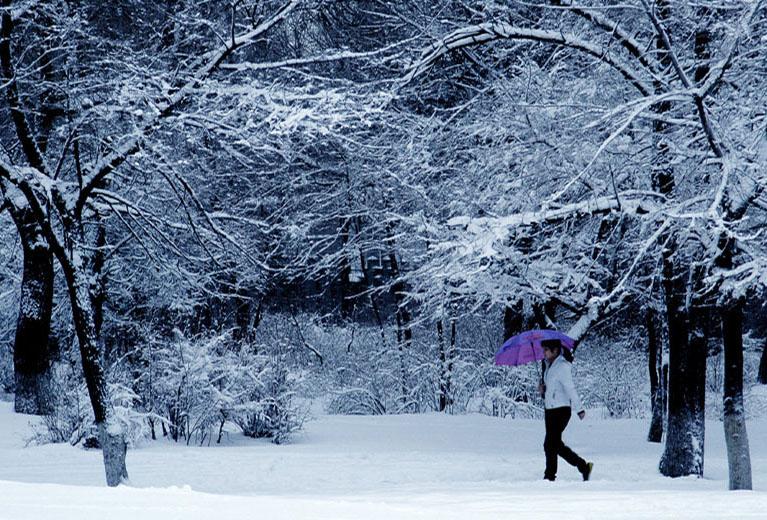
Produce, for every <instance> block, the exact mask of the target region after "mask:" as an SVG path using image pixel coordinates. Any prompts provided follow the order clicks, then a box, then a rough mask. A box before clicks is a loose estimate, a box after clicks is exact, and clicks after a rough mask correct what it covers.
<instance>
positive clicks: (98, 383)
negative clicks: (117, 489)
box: [62, 262, 128, 486]
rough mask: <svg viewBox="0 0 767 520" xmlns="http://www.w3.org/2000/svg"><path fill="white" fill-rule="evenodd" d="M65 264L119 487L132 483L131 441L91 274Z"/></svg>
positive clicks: (105, 447)
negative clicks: (118, 405) (117, 407)
mask: <svg viewBox="0 0 767 520" xmlns="http://www.w3.org/2000/svg"><path fill="white" fill-rule="evenodd" d="M62 267H63V268H64V274H65V277H66V279H67V288H68V289H69V297H70V302H71V304H72V315H73V318H74V320H73V321H74V324H75V332H76V333H77V339H78V342H79V343H80V356H81V358H82V364H83V374H84V376H85V382H86V384H87V386H88V395H89V396H90V400H91V406H92V407H93V415H94V417H95V419H96V427H97V428H98V433H99V443H100V445H101V451H102V455H103V458H104V469H105V471H106V479H107V485H108V486H117V485H119V484H123V483H127V482H128V470H127V468H126V466H125V456H126V452H127V444H126V442H125V436H124V434H123V431H122V427H121V426H120V423H119V422H118V421H117V418H116V417H115V414H114V409H113V408H112V404H111V402H110V400H109V395H108V389H107V381H106V377H105V375H104V370H103V368H102V366H101V349H100V348H99V339H98V335H97V334H96V325H95V321H94V315H93V314H94V313H93V309H92V307H91V295H90V291H89V287H88V283H87V281H86V280H87V277H86V276H85V275H84V273H82V272H80V270H79V268H78V266H73V265H71V264H69V263H68V262H65V265H63V266H62Z"/></svg>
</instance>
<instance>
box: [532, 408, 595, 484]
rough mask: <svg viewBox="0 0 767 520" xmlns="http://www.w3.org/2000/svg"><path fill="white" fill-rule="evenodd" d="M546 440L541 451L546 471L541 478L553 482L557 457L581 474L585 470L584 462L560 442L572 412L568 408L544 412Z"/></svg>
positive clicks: (555, 474)
mask: <svg viewBox="0 0 767 520" xmlns="http://www.w3.org/2000/svg"><path fill="white" fill-rule="evenodd" d="M545 414H546V415H545V419H546V439H545V440H544V441H543V451H544V453H545V454H546V471H545V472H544V474H543V478H545V479H548V480H554V479H555V478H556V476H557V457H562V458H563V459H565V460H566V461H567V462H568V463H569V464H570V465H572V466H575V467H576V468H578V470H579V471H581V473H582V472H583V471H584V470H585V469H586V461H585V460H583V459H582V458H580V457H579V456H578V455H577V454H576V453H575V452H574V451H573V450H571V449H570V448H568V447H567V446H565V443H564V442H562V432H563V431H565V427H566V426H567V423H568V422H570V415H572V411H571V410H570V407H569V406H565V407H562V408H551V409H548V410H546V411H545Z"/></svg>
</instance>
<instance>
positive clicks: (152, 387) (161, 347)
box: [136, 331, 303, 444]
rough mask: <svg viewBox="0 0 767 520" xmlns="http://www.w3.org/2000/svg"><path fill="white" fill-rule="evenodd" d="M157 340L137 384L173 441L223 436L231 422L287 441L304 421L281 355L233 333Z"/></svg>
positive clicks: (144, 357) (153, 420)
mask: <svg viewBox="0 0 767 520" xmlns="http://www.w3.org/2000/svg"><path fill="white" fill-rule="evenodd" d="M175 336H176V337H175V339H174V340H173V341H170V342H167V343H163V342H161V341H153V342H152V344H151V346H147V347H145V348H143V349H141V351H140V353H139V354H138V355H139V356H140V363H139V366H140V367H141V368H140V370H139V374H138V377H137V378H136V389H137V393H138V394H139V396H140V400H141V403H142V404H143V408H144V410H145V412H146V413H147V414H149V415H148V418H147V421H148V423H149V424H150V427H151V435H152V436H153V437H156V436H157V432H156V427H157V423H159V427H160V428H161V429H162V432H163V435H167V436H169V437H170V438H171V439H173V440H175V441H184V442H186V443H191V442H193V441H194V442H196V443H199V444H202V443H205V442H210V441H211V439H213V438H215V439H216V441H220V440H221V437H222V434H223V431H224V429H225V426H226V424H227V423H233V424H236V425H238V426H240V428H241V429H242V431H243V433H244V434H245V435H248V436H251V437H268V438H271V439H273V440H274V442H276V443H281V442H285V441H286V440H287V439H288V438H289V437H290V435H291V434H292V433H293V432H295V431H296V430H298V429H299V428H300V427H301V425H302V422H303V420H302V418H301V417H302V414H301V412H300V410H299V409H298V408H297V407H296V406H294V404H293V401H292V396H293V391H292V385H293V381H292V379H291V378H290V377H289V376H288V372H287V369H286V368H285V367H284V366H283V363H284V361H283V359H282V358H281V357H279V356H269V355H265V354H257V353H256V352H258V351H265V350H266V347H264V348H261V349H257V348H255V347H254V346H253V345H250V344H241V345H234V344H233V343H232V342H231V341H230V336H229V334H226V333H224V334H218V335H212V336H203V337H199V338H194V339H186V338H184V337H183V335H182V334H181V333H180V332H178V331H176V334H175Z"/></svg>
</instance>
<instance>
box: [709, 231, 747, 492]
mask: <svg viewBox="0 0 767 520" xmlns="http://www.w3.org/2000/svg"><path fill="white" fill-rule="evenodd" d="M732 248H733V244H732V240H730V239H728V237H727V236H724V235H723V236H722V237H721V238H720V240H719V251H720V254H719V256H718V258H717V259H716V265H717V266H718V267H720V268H722V269H732V266H733V258H732V254H733V251H732ZM721 298H723V299H724V304H723V305H722V306H721V308H720V314H721V316H722V340H723V343H724V345H723V348H724V392H723V396H722V400H723V401H722V403H723V405H724V439H725V442H726V444H727V462H728V466H729V474H730V489H751V455H750V453H749V448H748V433H747V432H746V412H745V408H744V406H743V306H744V298H742V297H735V296H733V295H727V294H726V295H722V296H721Z"/></svg>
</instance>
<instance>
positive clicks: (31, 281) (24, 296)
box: [11, 208, 54, 415]
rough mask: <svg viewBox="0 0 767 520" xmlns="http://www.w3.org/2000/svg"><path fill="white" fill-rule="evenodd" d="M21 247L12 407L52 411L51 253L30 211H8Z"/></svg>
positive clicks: (20, 410) (38, 412) (31, 411)
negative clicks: (22, 255)
mask: <svg viewBox="0 0 767 520" xmlns="http://www.w3.org/2000/svg"><path fill="white" fill-rule="evenodd" d="M11 214H12V216H13V220H14V222H15V223H16V227H17V228H18V231H19V235H20V237H21V243H22V245H23V249H24V263H23V269H24V271H23V275H22V281H21V298H20V306H19V317H18V320H17V322H16V337H15V340H14V345H13V365H14V377H15V387H16V389H15V400H14V410H15V411H16V412H17V413H28V414H34V415H44V414H49V413H52V412H53V409H54V403H53V397H52V395H51V391H52V389H51V357H52V355H51V349H50V344H51V343H50V341H49V333H50V329H51V311H52V309H53V279H54V275H53V254H52V252H51V249H50V247H48V244H47V242H46V241H45V238H44V237H43V236H42V230H41V229H40V227H39V226H38V225H37V223H36V221H35V219H34V216H33V215H32V213H31V212H30V211H29V210H24V209H18V208H16V209H14V210H12V211H11Z"/></svg>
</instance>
